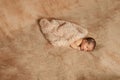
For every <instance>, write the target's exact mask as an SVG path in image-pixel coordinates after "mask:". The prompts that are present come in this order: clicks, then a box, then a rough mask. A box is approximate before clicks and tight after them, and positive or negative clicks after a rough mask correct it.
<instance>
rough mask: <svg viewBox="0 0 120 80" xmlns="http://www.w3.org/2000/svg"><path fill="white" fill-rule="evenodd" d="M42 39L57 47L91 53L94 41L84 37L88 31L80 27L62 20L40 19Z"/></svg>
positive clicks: (94, 44)
mask: <svg viewBox="0 0 120 80" xmlns="http://www.w3.org/2000/svg"><path fill="white" fill-rule="evenodd" d="M39 24H40V26H41V31H42V33H43V35H44V37H45V38H46V39H47V40H48V41H49V42H50V43H51V44H52V45H53V46H58V47H71V48H73V49H77V50H82V51H93V50H94V49H95V46H96V41H95V40H94V39H93V38H91V37H86V36H87V34H88V31H87V30H86V29H84V28H82V27H81V26H79V25H77V24H74V23H71V22H68V21H63V20H55V19H52V20H48V19H45V18H43V19H41V20H40V22H39Z"/></svg>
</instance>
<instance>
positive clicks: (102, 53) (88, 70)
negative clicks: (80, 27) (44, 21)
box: [0, 0, 120, 80]
mask: <svg viewBox="0 0 120 80" xmlns="http://www.w3.org/2000/svg"><path fill="white" fill-rule="evenodd" d="M42 17H46V18H49V17H53V18H58V19H64V20H68V21H73V22H75V23H78V24H84V26H85V27H86V28H88V30H89V36H92V37H94V38H95V39H96V41H97V47H96V50H95V51H94V52H91V54H90V53H87V52H81V51H76V50H73V49H71V48H49V49H47V48H46V46H45V45H46V42H47V41H46V40H45V39H44V37H43V35H42V34H41V32H40V28H39V27H40V26H39V24H38V20H39V19H40V18H42ZM119 39H120V0H0V80H120V40H119Z"/></svg>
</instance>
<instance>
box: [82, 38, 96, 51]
mask: <svg viewBox="0 0 120 80" xmlns="http://www.w3.org/2000/svg"><path fill="white" fill-rule="evenodd" d="M95 47H96V41H95V39H93V38H92V37H85V38H83V39H82V43H81V44H80V49H81V50H82V51H88V52H89V51H93V50H94V49H95Z"/></svg>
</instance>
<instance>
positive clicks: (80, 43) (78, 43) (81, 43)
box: [70, 39, 94, 52]
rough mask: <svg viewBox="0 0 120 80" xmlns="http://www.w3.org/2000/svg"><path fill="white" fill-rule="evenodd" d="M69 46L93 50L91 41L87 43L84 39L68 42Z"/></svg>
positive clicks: (82, 49)
mask: <svg viewBox="0 0 120 80" xmlns="http://www.w3.org/2000/svg"><path fill="white" fill-rule="evenodd" d="M70 47H71V48H73V49H76V50H81V51H87V52H89V51H93V47H94V45H93V44H92V43H90V44H89V43H88V42H87V41H86V40H84V39H78V40H77V41H75V42H73V43H72V44H70Z"/></svg>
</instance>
